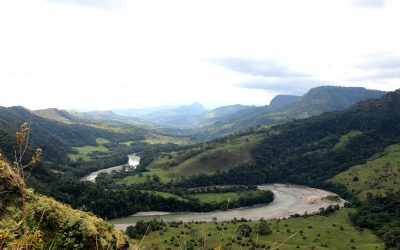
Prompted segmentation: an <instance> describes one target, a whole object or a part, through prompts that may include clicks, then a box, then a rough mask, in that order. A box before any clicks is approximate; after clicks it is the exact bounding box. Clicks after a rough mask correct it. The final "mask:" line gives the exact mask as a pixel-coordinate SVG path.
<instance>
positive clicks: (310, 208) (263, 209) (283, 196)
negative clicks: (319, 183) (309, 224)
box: [109, 184, 345, 230]
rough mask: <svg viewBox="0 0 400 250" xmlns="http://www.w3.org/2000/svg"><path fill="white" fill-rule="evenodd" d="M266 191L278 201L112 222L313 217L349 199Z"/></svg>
mask: <svg viewBox="0 0 400 250" xmlns="http://www.w3.org/2000/svg"><path fill="white" fill-rule="evenodd" d="M259 189H262V190H271V191H272V192H273V193H274V196H275V199H274V201H273V202H271V203H269V204H265V205H256V206H251V207H243V208H236V209H230V210H227V211H213V212H206V213H192V212H182V213H166V212H158V211H149V212H139V213H136V214H134V215H132V216H128V217H123V218H118V219H114V220H110V221H109V222H110V223H112V224H114V225H115V227H116V228H117V229H122V230H125V229H126V227H128V226H129V225H134V224H135V223H136V222H137V221H139V220H151V219H153V218H157V219H162V220H165V221H183V222H189V221H212V220H213V218H216V219H217V220H218V221H227V220H232V219H233V218H234V217H236V218H238V219H240V218H246V219H253V220H257V219H260V218H264V219H272V218H283V217H289V216H290V215H294V214H304V213H305V212H307V213H309V214H311V213H315V212H318V210H319V209H320V208H321V207H327V206H329V205H336V204H338V205H340V206H343V205H344V202H345V200H343V199H340V201H338V202H335V201H330V200H327V199H325V197H326V196H328V195H336V194H335V193H332V192H328V191H325V190H321V189H316V188H310V187H306V186H299V185H286V184H266V185H261V186H259Z"/></svg>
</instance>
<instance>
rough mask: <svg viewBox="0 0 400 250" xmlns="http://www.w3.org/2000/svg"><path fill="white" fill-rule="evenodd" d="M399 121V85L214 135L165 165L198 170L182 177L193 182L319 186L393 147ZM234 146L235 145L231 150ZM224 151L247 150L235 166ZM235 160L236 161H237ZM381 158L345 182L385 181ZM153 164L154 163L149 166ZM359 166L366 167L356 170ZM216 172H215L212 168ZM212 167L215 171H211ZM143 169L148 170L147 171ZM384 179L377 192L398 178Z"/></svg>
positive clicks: (395, 163)
mask: <svg viewBox="0 0 400 250" xmlns="http://www.w3.org/2000/svg"><path fill="white" fill-rule="evenodd" d="M399 124H400V90H397V91H395V92H389V93H387V94H386V95H384V96H383V97H381V98H379V99H374V100H366V101H362V102H360V103H357V104H355V105H353V106H351V107H350V108H348V109H346V110H342V111H337V112H329V113H324V114H321V115H317V116H314V117H310V118H307V119H300V120H296V121H293V122H288V123H285V124H280V125H275V126H273V127H271V128H264V129H258V130H254V131H248V132H246V133H244V134H242V135H239V136H237V135H235V136H229V137H224V138H220V139H216V140H214V141H212V142H208V143H206V144H205V145H203V147H202V150H199V152H198V153H197V154H194V155H193V156H191V158H189V159H186V158H185V160H186V161H185V162H186V163H185V168H184V167H183V166H181V165H177V166H176V167H170V168H166V169H167V171H168V173H173V174H174V175H175V176H179V175H182V171H184V170H185V169H190V171H187V172H186V175H194V174H203V175H202V176H198V177H197V178H195V179H189V180H188V183H190V185H199V186H206V185H210V184H212V185H216V184H233V183H234V184H239V183H240V184H256V183H270V182H272V183H275V182H278V183H279V182H282V183H297V184H304V185H311V186H321V185H325V184H324V183H325V181H326V180H328V179H329V178H331V177H333V176H335V175H336V174H338V173H340V172H342V171H345V170H347V169H349V168H350V167H352V166H355V165H358V164H362V163H365V162H366V161H367V160H369V159H371V157H372V158H373V159H380V158H379V157H381V156H382V152H384V151H385V149H387V147H389V146H391V147H392V149H393V147H394V148H398V147H399V145H398V144H399V143H400V127H399ZM239 141H240V144H238V142H239ZM221 143H222V144H221ZM246 143H247V144H251V147H249V146H248V145H246V146H245V144H246ZM238 145H239V146H238ZM393 145H394V146H393ZM396 145H397V146H396ZM219 148H223V149H224V150H220V151H219V153H218V155H212V152H214V151H218V149H219ZM226 149H230V150H226ZM234 149H235V150H236V151H233V150H234ZM195 150H196V149H192V151H195ZM187 151H190V150H189V149H187ZM230 151H233V152H234V155H237V154H242V155H243V152H247V151H251V153H250V154H249V153H246V154H247V156H246V157H244V156H243V157H240V158H237V159H236V161H235V162H234V164H233V163H232V164H231V165H232V166H236V167H234V168H232V166H229V167H230V168H227V164H224V163H226V162H228V160H229V157H226V160H225V161H223V160H221V159H223V157H225V156H226V155H227V154H228V153H229V152H230ZM170 154H171V155H172V161H173V160H174V157H177V156H179V152H178V153H170ZM224 154H225V155H224ZM383 156H385V154H384V153H383ZM391 157H392V159H390V160H392V164H393V166H391V168H394V169H395V173H397V172H396V171H397V169H398V160H397V161H396V160H395V158H393V157H394V155H393V154H392V155H391ZM199 159H202V161H203V162H206V163H207V165H211V166H214V167H213V169H212V171H211V170H207V171H206V172H204V171H203V169H204V167H203V166H202V165H201V164H199V163H196V161H197V162H198V161H199ZM396 159H398V158H396ZM206 160H207V161H206ZM164 163H165V162H163V164H164ZM241 164H242V166H240V167H238V166H239V165H241ZM385 164H386V166H385V167H384V168H383V169H381V170H379V171H378V170H377V171H371V169H370V168H371V166H370V164H365V165H361V166H358V170H357V171H358V173H364V174H366V173H368V174H369V175H370V176H371V177H370V180H365V181H366V182H363V183H356V182H353V181H351V184H352V185H353V187H354V186H357V185H364V186H365V185H366V183H367V182H371V183H377V185H378V184H380V183H382V182H384V181H386V177H385V173H386V174H387V173H388V169H389V167H388V166H387V165H388V163H385ZM153 165H154V163H153V164H152V165H150V166H153ZM361 167H364V168H365V171H367V172H362V170H360V168H361ZM153 168H154V167H153ZM385 168H386V170H385ZM150 170H153V169H152V168H150ZM224 171H225V172H224ZM217 172H219V173H220V174H215V173H217ZM212 173H214V174H215V176H211V175H210V174H212ZM148 174H149V175H151V174H153V173H152V172H151V171H150V173H148ZM167 176H168V175H167ZM170 176H172V174H170ZM380 176H381V178H379V177H380ZM382 176H383V177H382ZM353 177H354V176H352V177H351V178H353ZM360 178H362V177H360ZM390 180H391V181H392V182H391V183H390V185H386V186H384V187H382V188H381V189H382V190H381V193H384V192H385V191H389V188H392V189H393V188H394V190H395V191H400V189H399V188H398V186H396V185H395V184H396V183H398V182H399V181H400V177H399V176H398V175H397V174H396V175H393V176H392V177H391V179H390ZM393 181H394V182H393ZM386 184H387V183H386ZM359 187H363V186H359ZM348 191H350V192H351V190H348Z"/></svg>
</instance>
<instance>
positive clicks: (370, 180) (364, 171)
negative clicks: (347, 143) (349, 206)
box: [330, 144, 400, 200]
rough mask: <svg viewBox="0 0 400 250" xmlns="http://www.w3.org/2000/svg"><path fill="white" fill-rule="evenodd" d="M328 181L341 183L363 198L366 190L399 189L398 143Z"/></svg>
mask: <svg viewBox="0 0 400 250" xmlns="http://www.w3.org/2000/svg"><path fill="white" fill-rule="evenodd" d="M330 181H332V182H335V183H341V184H343V185H345V186H346V187H347V189H348V190H349V191H352V192H354V193H355V194H357V195H358V197H359V198H360V199H361V200H365V198H366V195H367V193H368V192H370V193H372V194H385V192H386V191H399V190H400V145H399V144H394V145H391V146H389V147H387V148H386V149H385V151H384V152H383V154H381V155H376V156H374V157H372V158H371V159H370V160H368V162H367V163H365V164H362V165H356V166H353V167H351V168H349V169H348V170H346V171H344V172H341V173H340V174H338V175H336V176H334V177H333V178H331V179H330Z"/></svg>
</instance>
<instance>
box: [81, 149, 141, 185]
mask: <svg viewBox="0 0 400 250" xmlns="http://www.w3.org/2000/svg"><path fill="white" fill-rule="evenodd" d="M139 162H140V157H139V156H137V155H136V154H130V155H128V162H127V164H124V165H120V166H115V167H111V168H105V169H102V170H98V171H95V172H92V173H90V174H89V175H87V176H85V177H83V178H82V180H85V181H91V182H96V177H97V176H98V175H99V174H100V173H111V172H112V171H121V170H122V169H123V168H124V167H126V166H128V167H129V168H136V166H137V165H139Z"/></svg>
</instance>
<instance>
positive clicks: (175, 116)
mask: <svg viewBox="0 0 400 250" xmlns="http://www.w3.org/2000/svg"><path fill="white" fill-rule="evenodd" d="M205 111H206V109H205V108H204V107H203V105H201V104H200V103H193V104H191V105H185V106H181V107H178V108H171V109H163V110H158V111H155V112H153V113H150V114H145V115H142V116H139V118H141V119H143V120H146V121H149V122H153V123H156V124H160V125H168V126H178V127H185V126H187V125H188V124H190V117H192V116H196V115H199V114H201V113H203V112H205Z"/></svg>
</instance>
